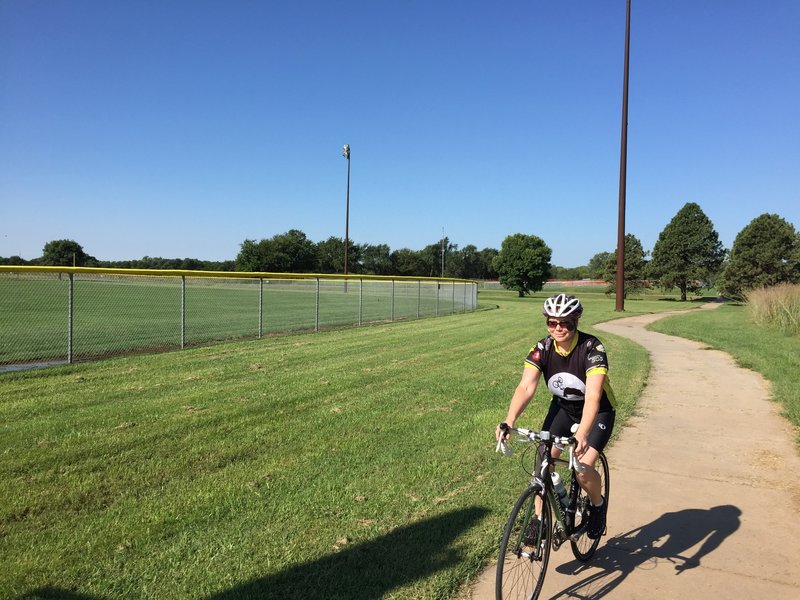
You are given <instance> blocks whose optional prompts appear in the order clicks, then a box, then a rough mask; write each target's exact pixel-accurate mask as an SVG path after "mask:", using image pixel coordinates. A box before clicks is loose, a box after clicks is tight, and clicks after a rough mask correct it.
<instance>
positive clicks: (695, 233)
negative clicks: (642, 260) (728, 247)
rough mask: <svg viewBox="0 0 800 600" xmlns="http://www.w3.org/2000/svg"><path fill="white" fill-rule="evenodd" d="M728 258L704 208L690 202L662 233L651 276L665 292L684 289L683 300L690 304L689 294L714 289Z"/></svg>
mask: <svg viewBox="0 0 800 600" xmlns="http://www.w3.org/2000/svg"><path fill="white" fill-rule="evenodd" d="M724 259H725V249H724V248H723V247H722V243H721V242H720V241H719V235H717V232H716V231H715V230H714V226H713V225H712V223H711V221H710V220H709V219H708V217H707V216H706V215H705V213H704V212H703V210H702V209H701V208H700V206H698V205H697V204H695V203H694V202H688V203H687V204H685V205H684V207H683V208H681V209H680V210H679V211H678V212H677V214H676V215H675V216H674V217H673V218H672V220H671V221H670V222H669V223H668V224H667V226H666V227H665V228H664V230H663V231H662V232H661V233H660V234H659V236H658V241H657V242H656V244H655V246H654V247H653V254H652V260H651V261H650V264H649V269H650V271H649V273H650V276H651V277H654V278H656V279H659V280H660V282H661V286H662V287H663V288H664V289H672V288H673V287H677V288H678V289H680V291H681V301H686V292H692V293H694V292H697V291H699V290H700V289H702V288H703V287H710V282H712V281H713V279H714V277H715V276H716V275H717V273H718V272H719V268H720V266H721V265H722V261H723V260H724Z"/></svg>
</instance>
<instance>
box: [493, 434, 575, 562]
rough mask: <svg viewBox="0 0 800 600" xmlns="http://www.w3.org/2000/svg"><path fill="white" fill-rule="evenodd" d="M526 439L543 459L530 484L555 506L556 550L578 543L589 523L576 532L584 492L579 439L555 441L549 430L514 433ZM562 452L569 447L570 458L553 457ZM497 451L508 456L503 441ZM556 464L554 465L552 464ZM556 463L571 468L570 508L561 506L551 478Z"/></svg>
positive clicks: (568, 498)
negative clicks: (555, 451)
mask: <svg viewBox="0 0 800 600" xmlns="http://www.w3.org/2000/svg"><path fill="white" fill-rule="evenodd" d="M510 431H513V432H515V433H518V434H520V435H522V436H523V440H521V441H530V442H534V441H535V442H537V448H536V452H537V462H539V460H540V464H539V468H538V472H537V468H536V464H534V468H533V469H532V473H531V475H532V476H531V480H530V482H529V483H528V486H529V487H533V486H537V485H538V486H540V487H541V489H542V491H543V493H544V494H546V495H547V498H548V500H549V502H548V504H549V505H550V506H551V507H552V508H551V511H552V514H553V516H554V517H555V523H554V526H553V530H554V533H555V534H556V535H555V537H554V539H553V548H554V549H555V550H558V548H559V547H560V546H561V544H562V543H563V542H565V541H567V540H571V541H573V542H577V541H578V540H579V539H580V537H581V536H582V535H583V534H584V532H585V530H586V526H585V524H582V525H581V526H580V527H579V528H578V529H577V530H574V529H573V526H574V523H575V512H576V511H577V508H578V507H577V503H578V494H579V493H580V486H579V483H578V478H577V473H579V472H582V471H583V470H584V467H583V466H582V465H581V463H580V462H579V461H578V459H577V458H576V457H575V454H574V450H575V439H574V438H555V437H552V436H551V435H550V432H549V431H542V432H534V431H527V430H525V429H521V428H519V429H513V430H510ZM554 445H555V446H556V447H557V448H559V449H560V450H562V451H563V450H564V447H565V446H566V447H568V448H569V458H568V459H564V458H561V457H558V458H554V457H553V456H552V449H553V446H554ZM497 449H498V450H500V449H502V450H503V452H504V453H505V454H508V452H507V449H506V447H505V444H503V443H502V442H499V443H498V445H497ZM551 461H552V462H551ZM556 464H562V465H566V466H567V468H568V469H569V473H570V480H569V491H568V495H567V502H566V506H563V505H562V504H561V501H560V500H559V499H558V495H557V494H556V491H555V488H554V487H553V480H552V479H551V477H550V473H551V472H552V469H551V468H550V467H551V465H552V466H553V467H555V465H556ZM531 516H532V515H531V514H526V515H525V521H526V522H528V521H529V520H530V518H531Z"/></svg>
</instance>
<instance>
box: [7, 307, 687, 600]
mask: <svg viewBox="0 0 800 600" xmlns="http://www.w3.org/2000/svg"><path fill="white" fill-rule="evenodd" d="M481 296H482V297H481V303H482V304H485V305H489V304H496V305H497V306H498V307H499V309H498V310H486V311H481V312H476V313H470V314H464V315H456V316H451V317H444V318H441V319H435V320H425V321H414V322H403V323H395V324H386V325H379V326H372V327H365V328H361V329H348V330H339V331H327V332H322V333H319V334H308V335H294V336H285V337H276V338H269V339H264V340H259V341H247V342H237V343H228V344H220V345H216V346H212V347H205V348H195V349H190V350H187V351H185V352H181V353H171V354H158V355H154V356H130V357H123V358H116V359H113V360H106V361H100V362H97V363H82V364H77V365H72V366H64V367H54V368H49V369H41V370H34V371H28V372H20V373H6V374H3V375H0V481H2V482H3V484H2V486H0V557H2V561H1V562H2V565H1V567H0V597H2V598H20V599H21V598H25V599H33V598H59V597H62V598H92V599H93V600H99V599H106V598H158V599H160V598H171V599H173V598H176V599H181V598H192V599H194V598H205V599H215V600H227V599H233V598H275V599H281V600H283V599H285V598H322V597H324V598H342V599H344V598H346V599H348V600H367V599H370V600H372V599H376V598H395V599H415V600H417V599H433V598H437V599H442V598H448V597H450V596H452V595H453V594H454V593H455V591H456V590H457V589H458V588H459V587H460V586H461V585H462V584H463V583H464V582H466V581H467V580H468V579H469V578H470V577H472V576H474V575H475V574H476V573H477V572H478V571H479V570H480V569H481V566H482V565H483V564H485V562H486V561H487V560H490V559H491V558H492V556H493V554H494V552H495V550H496V548H497V543H498V538H499V535H500V531H501V528H502V524H503V521H504V520H505V518H506V516H507V513H508V510H509V507H510V505H511V503H512V501H513V499H514V498H515V496H516V494H517V493H518V491H519V489H520V488H521V486H522V485H523V483H524V474H523V473H522V471H521V470H520V469H519V467H518V465H517V464H516V463H515V462H514V461H508V460H504V459H503V458H502V457H501V456H498V455H495V454H494V452H493V449H494V440H493V437H494V434H493V432H494V426H495V424H496V423H497V422H498V421H499V420H500V419H502V418H503V416H504V415H505V411H506V407H507V405H508V401H509V399H510V397H511V394H512V392H513V389H514V387H515V386H516V384H517V382H518V380H519V375H520V372H521V370H522V360H523V358H524V356H525V354H526V353H527V351H528V349H529V348H530V346H531V345H532V343H534V342H535V341H536V340H537V339H539V338H540V337H542V336H543V335H545V333H546V332H545V330H544V328H543V318H542V317H541V313H540V309H541V301H542V298H543V297H544V296H543V295H539V296H538V297H534V298H523V299H517V298H514V297H513V295H509V294H503V293H487V294H485V295H484V294H482V295H481ZM674 307H675V303H671V302H658V301H655V300H653V301H640V302H630V303H629V304H628V311H629V313H628V314H630V313H631V312H651V311H656V310H664V309H671V308H674ZM613 316H615V313H614V307H613V300H609V299H605V298H597V299H592V298H589V299H587V300H586V312H585V313H584V319H583V322H582V328H587V329H589V330H591V325H592V324H593V323H595V322H598V321H601V320H605V319H607V318H610V317H613ZM616 316H622V315H619V314H618V313H617V314H616ZM602 339H603V342H604V344H605V345H606V347H607V348H608V351H609V355H610V360H611V379H612V384H613V385H614V388H615V392H616V397H617V398H618V400H619V401H620V404H621V407H620V409H619V410H620V417H619V420H618V422H619V423H620V424H621V423H622V422H624V418H625V416H627V415H629V414H630V413H631V412H633V411H634V410H635V403H636V398H637V397H638V395H639V393H640V390H641V388H642V386H643V385H644V382H645V381H646V378H647V371H648V360H647V355H646V353H645V352H644V351H643V349H642V348H641V347H638V346H637V345H635V344H633V343H632V342H629V341H627V340H624V339H620V338H615V337H613V336H610V335H608V334H602ZM546 406H547V397H546V394H545V392H544V390H540V392H539V393H538V395H537V399H536V401H535V402H534V403H532V405H531V406H530V407H529V409H528V411H527V412H526V414H525V416H524V418H523V419H522V420H521V424H522V425H523V426H531V427H538V425H539V424H540V423H541V420H542V418H543V415H544V412H545V409H546Z"/></svg>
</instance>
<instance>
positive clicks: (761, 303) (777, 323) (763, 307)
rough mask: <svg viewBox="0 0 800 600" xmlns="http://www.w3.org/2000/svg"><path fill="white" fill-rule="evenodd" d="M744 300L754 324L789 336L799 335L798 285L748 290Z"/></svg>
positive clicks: (799, 296)
mask: <svg viewBox="0 0 800 600" xmlns="http://www.w3.org/2000/svg"><path fill="white" fill-rule="evenodd" d="M745 299H746V301H747V307H748V309H749V311H750V317H751V318H752V319H753V321H754V322H755V323H758V324H759V325H769V326H770V327H774V328H776V329H778V330H780V331H782V332H784V333H788V334H791V335H798V334H800V285H797V284H789V283H782V284H780V285H776V286H773V287H769V288H761V289H756V290H750V291H749V292H747V294H746V295H745Z"/></svg>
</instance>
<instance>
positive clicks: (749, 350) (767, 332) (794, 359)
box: [650, 304, 800, 444]
mask: <svg viewBox="0 0 800 600" xmlns="http://www.w3.org/2000/svg"><path fill="white" fill-rule="evenodd" d="M650 328H651V329H653V330H655V331H660V332H662V333H667V334H669V335H676V336H679V337H684V338H687V339H691V340H696V341H699V342H703V343H705V344H708V345H709V346H711V347H712V348H716V349H718V350H722V351H724V352H727V353H728V354H730V355H731V356H733V357H734V359H735V360H736V362H737V363H738V364H739V365H740V366H742V367H744V368H746V369H752V370H754V371H758V372H759V373H761V374H762V375H763V376H764V377H765V378H766V379H767V380H769V382H770V387H771V393H772V397H773V399H774V400H775V401H777V402H779V403H780V406H781V410H782V413H783V414H784V416H786V418H787V419H789V421H790V422H791V423H792V424H793V425H794V427H795V428H796V429H795V431H796V433H797V437H796V441H797V443H798V444H800V388H799V387H798V385H797V375H798V373H800V336H798V335H797V334H796V333H794V334H792V333H789V332H787V331H785V330H784V329H782V328H781V327H780V326H779V325H778V324H776V325H775V326H771V325H769V324H766V323H756V322H755V321H754V315H753V313H752V312H751V311H750V310H749V309H748V307H747V306H744V305H741V304H726V305H723V306H721V307H719V308H717V309H715V310H711V311H702V312H695V313H693V314H691V315H684V316H681V317H680V318H673V317H668V318H665V319H662V320H659V321H656V322H655V323H653V324H652V325H650Z"/></svg>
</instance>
